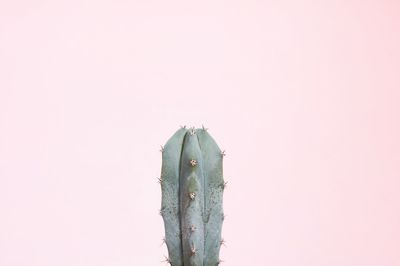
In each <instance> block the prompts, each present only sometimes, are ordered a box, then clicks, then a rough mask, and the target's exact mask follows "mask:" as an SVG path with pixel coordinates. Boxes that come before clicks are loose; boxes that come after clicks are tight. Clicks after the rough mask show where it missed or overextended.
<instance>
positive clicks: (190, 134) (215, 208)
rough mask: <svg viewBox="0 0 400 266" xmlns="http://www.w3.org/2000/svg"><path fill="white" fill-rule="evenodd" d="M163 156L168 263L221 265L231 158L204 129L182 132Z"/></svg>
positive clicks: (162, 172)
mask: <svg viewBox="0 0 400 266" xmlns="http://www.w3.org/2000/svg"><path fill="white" fill-rule="evenodd" d="M161 152H162V167H161V178H160V183H161V190H162V202H161V211H160V214H161V215H162V217H163V220H164V228H165V238H164V241H165V243H166V244H167V248H168V253H169V257H168V258H167V259H166V261H167V262H169V263H170V264H171V265H172V266H216V265H218V264H219V263H220V259H219V250H220V246H221V244H222V243H223V240H222V239H221V229H222V222H223V220H224V214H223V209H222V196H223V190H224V188H225V184H226V183H225V182H224V179H223V175H222V159H223V156H224V155H225V153H224V152H223V151H221V150H220V149H219V147H218V145H217V144H216V142H215V141H214V139H213V138H212V137H211V136H210V134H209V133H208V132H207V129H206V128H204V127H202V128H201V129H200V128H199V129H195V128H190V129H186V127H181V128H180V129H179V130H178V131H177V132H176V133H175V134H174V135H173V136H172V137H171V138H170V139H169V140H168V141H167V143H166V144H165V146H164V147H162V148H161Z"/></svg>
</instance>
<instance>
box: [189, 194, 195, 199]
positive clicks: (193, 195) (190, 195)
mask: <svg viewBox="0 0 400 266" xmlns="http://www.w3.org/2000/svg"><path fill="white" fill-rule="evenodd" d="M195 197H196V193H194V192H190V193H189V198H190V199H191V200H194V198H195Z"/></svg>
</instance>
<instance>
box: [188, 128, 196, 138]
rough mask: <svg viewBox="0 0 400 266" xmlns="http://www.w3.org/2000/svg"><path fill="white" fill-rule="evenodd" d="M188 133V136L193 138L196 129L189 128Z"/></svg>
mask: <svg viewBox="0 0 400 266" xmlns="http://www.w3.org/2000/svg"><path fill="white" fill-rule="evenodd" d="M189 133H190V136H193V135H194V134H196V128H195V127H191V128H190V131H189Z"/></svg>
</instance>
